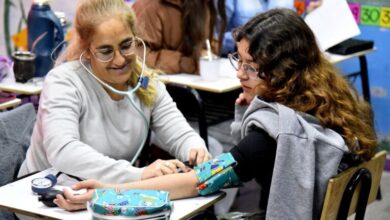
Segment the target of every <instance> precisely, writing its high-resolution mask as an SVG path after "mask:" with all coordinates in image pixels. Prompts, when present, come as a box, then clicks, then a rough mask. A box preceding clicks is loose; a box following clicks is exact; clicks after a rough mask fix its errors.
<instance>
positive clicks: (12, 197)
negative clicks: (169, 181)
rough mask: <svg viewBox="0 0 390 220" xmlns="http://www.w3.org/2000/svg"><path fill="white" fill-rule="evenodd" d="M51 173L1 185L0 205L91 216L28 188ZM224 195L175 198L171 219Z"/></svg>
mask: <svg viewBox="0 0 390 220" xmlns="http://www.w3.org/2000/svg"><path fill="white" fill-rule="evenodd" d="M50 173H51V174H56V173H57V171H56V170H54V169H53V168H51V169H48V170H45V171H42V172H40V173H36V174H34V175H31V176H29V177H26V178H23V179H21V180H18V181H16V182H13V183H9V184H7V185H5V186H2V187H0V208H1V209H6V210H8V211H12V212H16V213H19V214H24V215H28V216H32V217H35V218H38V219H77V220H83V219H85V220H90V219H91V218H92V217H91V216H92V215H91V214H89V213H88V211H86V210H83V211H77V212H68V211H65V210H63V209H60V208H57V207H56V208H49V207H46V206H45V205H44V204H43V203H41V202H39V201H38V196H37V195H34V194H33V192H32V191H31V180H32V179H33V178H37V177H44V176H46V175H47V174H50ZM56 188H58V189H61V188H63V187H60V186H56ZM224 197H225V193H224V192H221V193H218V194H214V195H211V196H207V197H195V198H190V199H181V200H174V201H173V211H172V213H171V217H170V219H171V220H177V219H188V218H190V217H191V216H194V215H196V214H197V213H199V212H201V211H203V210H205V209H207V208H208V207H209V206H211V205H213V204H214V203H216V202H218V201H219V200H221V199H223V198H224Z"/></svg>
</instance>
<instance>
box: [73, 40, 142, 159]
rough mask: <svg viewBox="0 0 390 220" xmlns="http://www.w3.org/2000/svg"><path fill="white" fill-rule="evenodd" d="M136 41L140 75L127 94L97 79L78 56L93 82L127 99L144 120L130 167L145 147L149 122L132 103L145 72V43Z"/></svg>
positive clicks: (81, 55)
mask: <svg viewBox="0 0 390 220" xmlns="http://www.w3.org/2000/svg"><path fill="white" fill-rule="evenodd" d="M136 39H137V40H139V41H141V43H142V45H143V59H142V67H141V74H140V76H139V78H138V82H137V84H136V85H135V87H134V88H132V89H130V90H128V91H127V92H125V91H120V90H117V89H115V88H113V87H112V86H110V85H108V84H107V83H105V82H104V81H103V80H101V79H99V77H97V76H96V75H95V74H94V73H93V72H92V71H91V70H90V69H88V67H87V66H85V64H84V63H83V60H82V57H83V55H84V53H85V51H84V52H82V53H81V54H80V58H79V62H80V64H81V66H82V67H83V68H84V69H85V70H86V71H87V72H88V73H89V74H90V75H91V76H92V77H93V78H95V80H97V81H98V82H99V83H100V84H101V85H103V86H104V87H105V88H107V89H108V90H110V91H111V92H113V93H116V94H118V95H123V96H125V97H127V98H128V100H129V101H130V104H131V105H132V106H133V108H134V109H135V110H136V111H137V112H138V114H139V115H140V116H141V117H142V119H143V120H144V124H145V135H144V137H143V139H142V142H141V145H140V147H139V148H138V150H137V152H136V153H135V155H134V157H133V159H132V160H131V161H130V164H131V165H134V163H135V161H136V160H137V158H138V157H139V155H140V154H141V151H142V149H143V147H144V146H145V143H146V140H147V136H148V132H149V122H148V119H147V118H146V116H145V114H144V113H143V112H142V110H141V108H140V107H138V106H137V105H136V104H135V102H134V99H133V95H134V93H135V92H136V91H137V90H138V89H139V88H140V87H141V84H142V83H141V82H142V80H143V77H144V70H145V58H146V45H145V42H144V41H143V40H142V39H141V38H139V37H136Z"/></svg>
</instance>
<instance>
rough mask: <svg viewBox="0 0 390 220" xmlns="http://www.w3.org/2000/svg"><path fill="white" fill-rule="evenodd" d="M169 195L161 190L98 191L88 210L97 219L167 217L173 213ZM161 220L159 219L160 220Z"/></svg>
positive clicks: (89, 203) (88, 205)
mask: <svg viewBox="0 0 390 220" xmlns="http://www.w3.org/2000/svg"><path fill="white" fill-rule="evenodd" d="M171 206H172V204H171V202H170V199H169V193H168V192H166V191H160V190H141V189H130V190H116V189H96V190H95V192H94V194H93V196H92V198H91V200H90V201H89V202H88V204H87V209H88V210H89V211H90V212H91V214H92V215H93V216H94V217H96V218H97V219H111V218H110V217H111V216H114V217H117V218H112V219H134V218H136V219H138V218H137V217H139V216H144V217H167V216H169V214H170V211H171ZM158 219H159V218H158Z"/></svg>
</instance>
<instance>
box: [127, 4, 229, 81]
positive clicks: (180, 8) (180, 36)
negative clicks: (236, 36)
mask: <svg viewBox="0 0 390 220" xmlns="http://www.w3.org/2000/svg"><path fill="white" fill-rule="evenodd" d="M218 1H219V3H218V4H217V5H218V6H219V7H218V8H219V10H218V11H222V13H224V0H223V1H221V0H218ZM133 9H134V11H135V13H136V15H137V19H138V22H137V27H138V29H139V30H140V38H142V39H143V40H144V41H145V43H146V44H147V46H148V49H149V50H148V55H147V58H146V64H147V65H148V66H149V67H152V68H156V69H160V70H162V71H163V72H164V73H167V74H173V73H192V74H196V73H197V72H198V63H199V58H200V57H201V56H202V51H203V50H204V49H205V48H206V43H205V41H206V40H207V39H208V40H209V41H210V42H212V43H211V44H212V48H213V53H214V54H219V48H218V43H215V42H221V39H222V35H220V37H219V39H218V40H217V41H215V40H214V39H213V33H214V27H215V21H216V15H217V14H218V13H217V10H216V7H215V6H214V2H213V1H212V0H197V1H193V0H159V1H156V0H140V1H136V2H135V3H134V4H133ZM223 26H224V25H221V27H222V28H223ZM218 31H219V33H222V31H221V30H218Z"/></svg>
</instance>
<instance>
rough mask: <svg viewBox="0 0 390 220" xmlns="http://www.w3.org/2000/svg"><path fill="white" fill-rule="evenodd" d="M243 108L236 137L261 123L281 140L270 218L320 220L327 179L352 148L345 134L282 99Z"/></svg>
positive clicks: (234, 130) (234, 129) (235, 126)
mask: <svg viewBox="0 0 390 220" xmlns="http://www.w3.org/2000/svg"><path fill="white" fill-rule="evenodd" d="M244 111H245V109H244V108H243V107H241V106H236V115H235V122H233V124H232V135H233V137H234V138H235V140H236V141H239V140H241V139H242V138H243V137H244V136H245V135H247V134H248V132H249V131H251V129H253V128H254V127H258V128H261V129H263V130H265V131H266V132H267V133H268V134H269V135H270V136H271V137H272V138H274V139H275V140H276V142H277V150H276V158H275V165H274V170H273V176H272V183H271V189H270V195H269V200H268V207H267V216H266V218H267V219H299V220H304V219H308V220H309V219H319V218H320V215H321V209H322V204H323V200H324V196H325V191H326V186H327V183H328V180H329V178H330V177H332V176H334V175H336V174H337V168H338V166H339V164H340V161H341V158H342V156H343V154H344V153H345V152H347V151H348V148H347V146H346V145H345V142H344V140H343V138H342V137H341V136H340V135H339V134H338V133H336V132H335V131H333V130H331V129H328V128H324V127H322V126H321V125H320V124H319V123H318V120H317V119H316V118H314V117H313V116H311V115H308V114H304V113H299V112H295V111H294V110H293V109H291V108H288V107H286V106H284V105H281V104H278V103H267V102H264V101H262V100H261V99H259V98H255V99H254V100H253V101H252V103H251V104H250V105H249V107H248V109H246V111H245V112H244ZM243 113H244V114H243Z"/></svg>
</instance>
